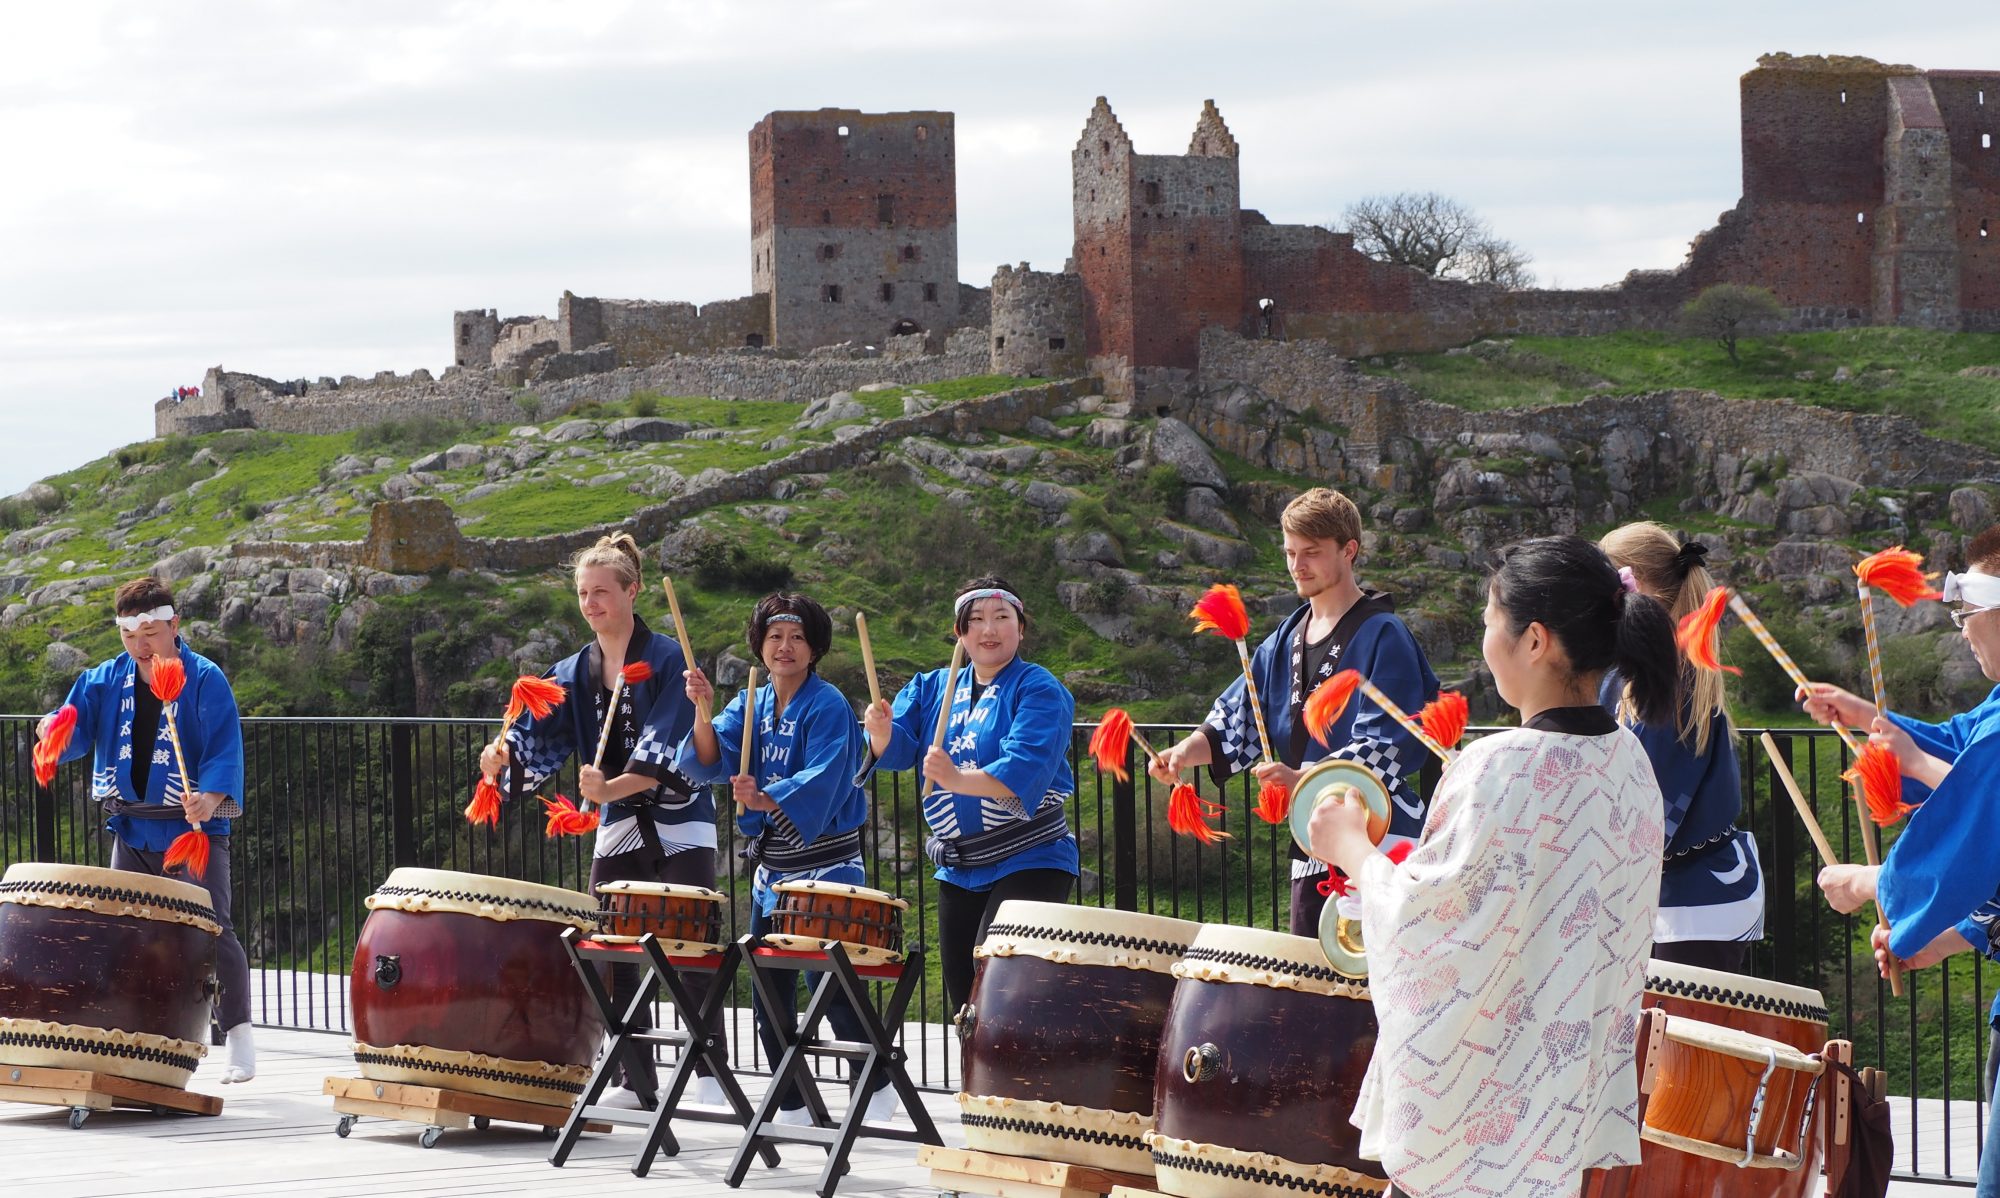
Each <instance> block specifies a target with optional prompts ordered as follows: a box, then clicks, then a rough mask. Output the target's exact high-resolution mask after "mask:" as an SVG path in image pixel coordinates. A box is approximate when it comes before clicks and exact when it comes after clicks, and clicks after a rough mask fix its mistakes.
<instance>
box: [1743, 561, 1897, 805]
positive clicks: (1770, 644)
mask: <svg viewBox="0 0 2000 1198" xmlns="http://www.w3.org/2000/svg"><path fill="white" fill-rule="evenodd" d="M1729 610H1730V611H1733V612H1735V613H1736V618H1737V619H1739V620H1741V621H1743V626H1744V627H1745V628H1748V629H1749V630H1750V635H1752V636H1754V637H1756V638H1757V643H1758V644H1760V645H1762V646H1764V652H1766V653H1769V654H1770V655H1771V660H1772V661H1775V662H1777V663H1778V668H1779V669H1781V670H1783V671H1784V672H1785V676H1786V677H1788V678H1790V679H1791V680H1792V685H1794V686H1796V687H1798V688H1799V689H1801V690H1810V689H1811V687H1812V683H1811V682H1809V681H1807V679H1806V673H1805V671H1804V670H1801V669H1799V664H1798V663H1797V662H1795V661H1793V660H1792V655H1791V654H1789V653H1787V652H1785V647H1784V646H1783V645H1780V644H1779V643H1778V638H1777V637H1774V636H1772V635H1771V630H1770V629H1768V628H1766V627H1764V621H1762V620H1760V619H1758V618H1757V613H1756V612H1753V611H1751V610H1750V605H1749V604H1747V603H1745V602H1743V596H1741V595H1739V594H1737V593H1736V592H1735V591H1731V592H1729ZM1832 728H1833V733H1834V735H1835V736H1838V737H1839V738H1840V743H1842V744H1844V745H1846V746H1847V748H1848V751H1849V752H1851V753H1853V754H1854V755H1855V756H1856V757H1859V756H1861V742H1860V741H1858V740H1856V739H1855V736H1854V734H1853V733H1852V732H1849V731H1848V730H1847V729H1846V728H1845V727H1843V726H1842V725H1840V724H1834V725H1832ZM1862 822H1863V823H1864V824H1865V823H1866V822H1867V821H1866V820H1863V821H1862Z"/></svg>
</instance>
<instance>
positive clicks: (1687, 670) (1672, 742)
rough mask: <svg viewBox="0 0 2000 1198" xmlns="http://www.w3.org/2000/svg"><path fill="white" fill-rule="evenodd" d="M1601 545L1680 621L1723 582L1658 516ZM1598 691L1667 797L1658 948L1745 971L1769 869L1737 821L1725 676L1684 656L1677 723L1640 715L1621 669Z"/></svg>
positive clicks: (1661, 954)
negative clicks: (1653, 720) (1632, 738)
mask: <svg viewBox="0 0 2000 1198" xmlns="http://www.w3.org/2000/svg"><path fill="white" fill-rule="evenodd" d="M1599 545H1600V546H1601V547H1602V548H1603V549H1604V552H1605V553H1606V554H1607V555H1608V556H1609V557H1610V558H1611V561H1612V563H1613V564H1614V565H1616V566H1618V567H1619V570H1620V573H1621V576H1622V577H1624V578H1625V579H1626V580H1627V581H1626V585H1627V586H1630V587H1632V588H1634V589H1636V590H1638V591H1639V592H1641V593H1643V594H1647V595H1651V596H1652V597H1654V598H1655V599H1658V600H1659V601H1660V602H1661V603H1663V604H1665V605H1666V607H1667V610H1668V613H1669V614H1670V615H1672V616H1673V618H1674V620H1675V621H1676V622H1678V621H1679V620H1680V618H1681V617H1682V616H1684V615H1686V614H1687V613H1688V612H1691V611H1693V610H1694V609H1695V608H1697V607H1699V606H1701V603H1702V600H1704V599H1706V598H1707V597H1708V593H1709V592H1710V591H1711V590H1713V589H1715V580H1714V579H1713V578H1712V577H1710V576H1709V573H1708V568H1707V566H1706V565H1705V564H1704V561H1705V559H1706V558H1707V556H1708V548H1707V546H1705V545H1703V544H1701V543H1700V542H1699V541H1693V540H1689V541H1683V540H1681V539H1680V538H1679V537H1677V536H1675V535H1674V534H1673V533H1672V532H1669V531H1668V530H1667V529H1666V528H1665V527H1663V526H1661V525H1659V524H1655V523H1653V522H1651V521H1646V522H1642V523H1638V524H1627V525H1625V526H1623V527H1621V528H1616V529H1613V530H1612V531H1611V532H1609V533H1606V534H1605V536H1604V539H1603V540H1602V541H1600V542H1599ZM1599 698H1600V700H1601V701H1602V702H1603V704H1604V706H1605V707H1607V708H1609V709H1610V710H1612V711H1614V712H1616V713H1617V715H1618V717H1619V719H1620V720H1621V721H1622V722H1623V723H1624V724H1625V725H1626V726H1627V727H1629V728H1630V729H1631V730H1632V731H1633V732H1634V733H1635V734H1636V735H1637V736H1638V737H1639V742H1640V743H1641V744H1643V745H1644V746H1645V747H1646V755H1647V756H1648V757H1649V758H1651V759H1652V762H1653V772H1654V775H1655V776H1656V777H1657V778H1658V779H1659V783H1660V792H1661V794H1662V795H1663V796H1664V797H1665V799H1666V827H1667V842H1666V848H1665V851H1664V855H1663V860H1662V865H1661V870H1660V909H1659V915H1658V916H1657V917H1656V918H1655V920H1654V923H1653V942H1654V944H1653V956H1654V957H1655V958H1656V959H1659V960H1663V961H1673V962H1676V963H1678V964H1682V965H1693V966H1697V967H1700V968H1704V969H1719V970H1722V971H1724V972H1726V973H1741V972H1742V971H1743V961H1744V956H1745V954H1746V953H1747V952H1748V951H1749V946H1750V943H1751V942H1752V941H1755V940H1760V939H1762V938H1763V936H1764V871H1763V867H1762V865H1761V864H1760V863H1759V862H1758V860H1757V842H1756V839H1755V838H1754V837H1752V836H1751V835H1750V833H1748V832H1746V831H1744V830H1743V829H1741V828H1738V827H1736V818H1737V815H1738V814H1739V813H1740V812H1741V811H1742V809H1743V793H1742V789H1741V777H1742V775H1741V773H1740V771H1739V769H1738V767H1737V760H1736V743H1735V732H1734V730H1733V729H1731V727H1730V726H1729V715H1728V712H1727V710H1726V709H1725V706H1724V697H1723V692H1722V676H1721V675H1720V674H1716V673H1712V672H1710V671H1706V670H1696V669H1694V668H1692V667H1691V666H1688V665H1687V664H1686V663H1685V662H1683V663H1682V667H1681V676H1680V683H1679V687H1678V705H1677V708H1676V711H1675V714H1674V720H1673V723H1672V724H1670V725H1659V724H1651V723H1648V722H1646V721H1643V720H1640V719H1639V718H1638V717H1637V715H1636V714H1635V713H1634V711H1633V710H1632V704H1631V701H1630V699H1629V698H1628V696H1627V694H1626V687H1625V683H1624V681H1623V680H1622V679H1620V678H1619V677H1618V676H1617V675H1616V674H1615V673H1613V674H1609V675H1607V676H1606V677H1605V679H1604V684H1603V690H1602V693H1601V694H1600V696H1599Z"/></svg>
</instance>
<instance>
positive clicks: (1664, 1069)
mask: <svg viewBox="0 0 2000 1198" xmlns="http://www.w3.org/2000/svg"><path fill="white" fill-rule="evenodd" d="M1665 1019H1666V1023H1665V1026H1664V1028H1663V1029H1662V1032H1661V1034H1660V1037H1659V1047H1658V1049H1657V1050H1656V1051H1657V1059H1656V1060H1655V1061H1654V1068H1655V1070H1656V1078H1655V1082H1654V1086H1653V1094H1652V1100H1651V1101H1650V1102H1649V1103H1648V1104H1647V1107H1646V1122H1645V1126H1643V1127H1641V1128H1640V1129H1639V1135H1640V1137H1641V1138H1642V1139H1644V1140H1645V1141H1646V1142H1647V1143H1650V1144H1658V1145H1660V1146H1662V1147H1666V1148H1673V1149H1676V1150H1678V1151H1680V1152H1684V1153H1692V1154H1694V1155H1696V1156H1705V1157H1708V1158H1709V1159H1711V1160H1717V1161H1721V1162H1723V1163H1724V1164H1727V1165H1729V1166H1731V1167H1732V1168H1742V1169H1746V1170H1755V1169H1787V1170H1788V1169H1796V1168H1799V1167H1801V1165H1802V1164H1803V1159H1804V1158H1803V1157H1802V1155H1801V1154H1800V1150H1801V1147H1802V1146H1803V1144H1804V1142H1805V1139H1806V1135H1807V1127H1808V1125H1809V1123H1810V1121H1811V1118H1812V1112H1813V1105H1814V1104H1813V1099H1814V1096H1815V1091H1816V1089H1817V1087H1818V1085H1819V1077H1820V1073H1821V1070H1822V1066H1821V1064H1820V1061H1819V1059H1818V1058H1816V1057H1814V1056H1812V1055H1810V1054H1807V1053H1803V1052H1800V1051H1799V1050H1798V1049H1796V1048H1793V1047H1792V1046H1791V1045H1789V1044H1780V1043H1779V1042H1777V1041H1776V1040H1769V1039H1766V1038H1764V1037H1763V1036H1758V1035H1753V1034H1752V1033H1750V1032H1744V1031H1738V1030H1737V1029H1735V1028H1731V1027H1718V1026H1717V1025H1715V1024H1712V1023H1701V1022H1699V1021H1697V1020H1693V1019H1676V1018H1675V1017H1673V1016H1671V1015H1668V1016H1666V1017H1665Z"/></svg>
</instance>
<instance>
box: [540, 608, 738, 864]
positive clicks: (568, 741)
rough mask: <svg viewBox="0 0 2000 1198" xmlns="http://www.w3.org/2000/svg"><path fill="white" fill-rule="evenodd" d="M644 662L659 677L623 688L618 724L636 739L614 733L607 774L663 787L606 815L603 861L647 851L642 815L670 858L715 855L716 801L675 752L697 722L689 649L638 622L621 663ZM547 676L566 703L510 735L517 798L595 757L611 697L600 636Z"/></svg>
mask: <svg viewBox="0 0 2000 1198" xmlns="http://www.w3.org/2000/svg"><path fill="white" fill-rule="evenodd" d="M638 661H643V662H645V663H646V664H647V665H649V666H651V667H652V669H653V674H652V677H650V678H648V679H646V681H644V682H641V683H639V684H638V685H637V686H628V687H625V688H623V689H622V692H621V694H622V699H621V702H620V704H619V707H620V712H619V716H620V723H621V725H622V726H624V727H626V728H629V729H630V730H631V734H630V736H629V737H621V736H619V735H618V734H617V733H616V732H614V734H613V738H612V744H611V745H610V746H609V747H608V748H607V749H606V750H605V757H604V772H605V774H606V775H607V776H608V777H617V776H618V774H619V773H621V772H624V773H637V774H644V775H646V776H647V777H649V778H652V779H654V780H656V781H657V782H659V783H660V785H659V786H657V787H655V788H654V789H653V790H650V791H642V792H640V793H639V794H636V795H633V796H632V797H630V798H626V799H620V800H619V801H618V802H615V803H612V804H610V805H608V806H607V807H606V808H605V809H604V812H603V819H602V822H601V823H599V824H598V827H597V847H596V850H595V855H596V856H599V857H610V856H614V855H616V854H618V853H628V852H631V851H633V850H635V849H638V848H640V847H642V846H643V845H644V843H645V839H644V836H643V835H642V831H641V829H640V826H639V822H638V821H639V820H640V819H641V818H645V819H649V820H650V821H651V822H652V824H653V827H654V830H655V831H656V832H657V833H658V836H659V839H660V842H661V846H662V848H663V849H664V850H665V851H666V852H667V853H669V854H672V853H674V852H676V851H678V850H681V849H690V848H710V849H712V848H714V847H715V800H714V798H713V797H711V796H710V795H709V793H708V790H707V788H706V787H701V786H696V785H694V784H693V783H691V782H689V781H688V780H687V779H685V778H683V777H681V776H680V774H679V773H678V772H677V771H675V769H674V754H675V751H676V750H677V749H678V748H679V747H680V743H681V741H682V740H683V739H685V738H686V736H687V733H688V729H689V728H691V727H693V726H694V704H692V703H690V702H689V701H688V697H687V680H686V679H685V678H683V677H682V675H683V674H684V673H686V671H687V666H686V664H685V663H684V662H683V660H682V658H681V648H680V646H679V645H677V644H675V643H674V639H673V638H672V637H667V636H660V635H658V634H656V633H654V632H653V631H652V629H650V628H648V627H646V622H645V621H644V620H641V619H638V618H637V617H634V619H633V627H632V640H631V642H630V643H629V644H628V645H627V646H626V648H625V661H624V663H623V664H625V665H630V664H632V663H633V662H638ZM542 676H543V677H544V678H553V679H555V680H556V681H557V682H560V683H562V685H563V689H564V690H565V691H567V692H568V697H567V698H565V699H564V700H563V701H562V703H561V704H559V705H558V706H557V707H556V709H555V710H554V711H551V712H550V713H549V714H548V715H547V716H545V717H543V718H542V719H536V718H535V717H534V715H533V714H532V713H527V714H523V715H522V716H521V718H520V719H519V720H517V721H515V724H514V727H513V728H512V729H510V730H509V731H508V734H507V746H508V749H509V751H510V752H511V753H512V754H513V758H514V768H513V770H512V771H511V773H512V778H511V786H510V793H524V792H528V791H533V790H535V789H536V788H538V787H540V786H541V785H542V783H543V782H545V781H547V780H548V779H549V777H550V776H551V775H553V774H554V773H555V772H556V771H558V770H560V769H561V768H562V767H563V764H564V763H565V762H567V761H568V760H569V759H570V757H571V756H572V755H575V756H576V757H577V758H578V760H579V761H580V762H581V763H582V764H585V765H588V764H589V763H590V760H591V758H592V757H593V756H594V755H595V754H596V752H597V741H598V736H599V734H600V733H601V731H602V730H603V713H602V711H601V708H600V700H601V699H602V697H603V693H604V687H603V684H602V681H601V680H602V678H603V670H602V669H601V668H600V666H599V662H598V652H597V642H596V641H595V640H592V641H591V642H590V643H589V644H587V645H585V646H584V647H583V648H582V649H579V650H578V651H577V652H575V653H573V654H571V655H570V656H568V657H565V658H563V659H562V660H561V661H559V662H557V663H556V664H555V665H554V666H552V667H550V669H549V670H548V672H547V673H545V674H544V675H542Z"/></svg>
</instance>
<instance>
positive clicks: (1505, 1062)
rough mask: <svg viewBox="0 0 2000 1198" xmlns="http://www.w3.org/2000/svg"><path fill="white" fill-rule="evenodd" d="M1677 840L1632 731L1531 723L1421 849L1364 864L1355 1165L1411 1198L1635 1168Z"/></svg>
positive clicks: (1485, 748) (1437, 808)
mask: <svg viewBox="0 0 2000 1198" xmlns="http://www.w3.org/2000/svg"><path fill="white" fill-rule="evenodd" d="M1665 837H1666V831H1665V821H1664V806H1663V800H1662V799H1661V797H1660V788H1659V785H1658V783H1657V782H1655V781H1654V777H1653V767H1652V764H1651V763H1650V762H1649V761H1648V760H1647V758H1646V753H1645V750H1644V749H1643V748H1641V747H1640V744H1639V741H1638V740H1637V739H1636V738H1635V737H1634V736H1633V735H1632V734H1631V733H1630V732H1627V731H1625V730H1624V729H1622V728H1621V729H1618V730H1617V731H1615V732H1611V733H1608V734H1605V735H1601V736H1580V735H1569V734H1565V733H1559V732H1544V731H1537V730H1532V729H1518V730H1514V731H1509V732H1504V733H1500V734H1497V735H1493V736H1488V737H1484V738H1481V739H1480V740H1477V741H1475V742H1473V743H1472V744H1471V745H1470V746H1468V747H1467V748H1466V750H1465V751H1464V753H1463V754H1461V755H1460V756H1459V758H1458V760H1457V761H1455V762H1453V763H1452V765H1451V766H1450V767H1449V768H1448V769H1447V770H1446V771H1445V774H1444V778H1443V781H1442V782H1441V783H1440V784H1439V786H1438V790H1437V794H1436V796H1435V797H1434V798H1433V799H1432V800H1431V809H1430V813H1429V818H1428V819H1427V820H1426V821H1425V825H1424V833H1423V838H1422V840H1421V841H1420V842H1419V843H1418V845H1417V847H1416V849H1415V851H1413V852H1412V853H1411V854H1410V856H1409V857H1408V858H1407V859H1406V860H1405V861H1404V862H1403V863H1402V864H1400V865H1397V864H1395V863H1392V862H1391V861H1390V860H1389V859H1388V858H1387V857H1384V856H1381V855H1379V854H1378V855H1376V856H1375V857H1374V858H1372V859H1371V860H1370V861H1369V862H1368V863H1367V866H1366V867H1365V868H1364V869H1363V870H1362V873H1361V879H1360V883H1361V884H1360V892H1361V895H1362V897H1363V908H1364V911H1363V917H1362V918H1363V924H1362V927H1363V932H1364V934H1365V936H1366V939H1367V944H1368V959H1369V966H1370V974H1371V976H1370V979H1369V982H1370V987H1371V989H1372V991H1373V994H1374V999H1375V1015H1376V1018H1377V1020H1379V1022H1380V1024H1381V1032H1380V1035H1379V1036H1378V1037H1377V1039H1376V1042H1375V1056H1374V1059H1373V1060H1372V1061H1371V1062H1370V1063H1369V1066H1368V1076H1367V1079H1366V1081H1364V1082H1363V1083H1362V1087H1361V1096H1360V1100H1359V1101H1358V1102H1357V1103H1356V1104H1355V1108H1354V1115H1353V1122H1354V1124H1355V1126H1357V1127H1359V1128H1360V1129H1361V1133H1362V1134H1361V1154H1362V1155H1363V1156H1366V1157H1369V1158H1372V1159H1376V1160H1380V1161H1381V1162H1382V1165H1383V1167H1384V1169H1386V1170H1387V1171H1388V1173H1389V1176H1390V1177H1391V1178H1393V1179H1395V1181H1396V1184H1397V1186H1398V1187H1399V1188H1400V1189H1402V1190H1404V1191H1405V1192H1407V1193H1409V1194H1411V1195H1413V1196H1414V1198H1445V1196H1447V1195H1494V1196H1496V1198H1544V1196H1545V1198H1573V1196H1574V1195H1575V1194H1576V1193H1577V1192H1578V1188H1579V1186H1580V1185H1581V1183H1582V1175H1583V1172H1584V1170H1586V1169H1590V1168H1598V1167H1611V1166H1616V1165H1625V1164H1636V1163H1637V1162H1638V1160H1639V1134H1638V1126H1637V1115H1638V1103H1639V1092H1638V1081H1637V1077H1636V1074H1635V1068H1634V1056H1633V1054H1634V1041H1635V1035H1636V1023H1637V1019H1638V1013H1639V1000H1640V995H1641V992H1642V991H1643V990H1644V988H1645V980H1646V958H1647V955H1648V953H1649V951H1650V949H1651V945H1652V933H1653V914H1654V909H1655V907H1656V906H1657V905H1658V901H1659V894H1660V853H1661V850H1662V848H1663V846H1664V843H1665Z"/></svg>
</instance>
